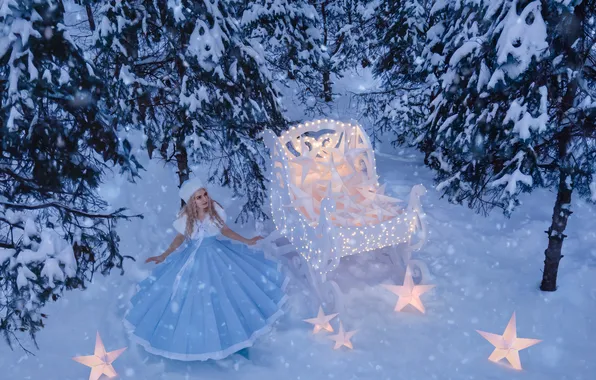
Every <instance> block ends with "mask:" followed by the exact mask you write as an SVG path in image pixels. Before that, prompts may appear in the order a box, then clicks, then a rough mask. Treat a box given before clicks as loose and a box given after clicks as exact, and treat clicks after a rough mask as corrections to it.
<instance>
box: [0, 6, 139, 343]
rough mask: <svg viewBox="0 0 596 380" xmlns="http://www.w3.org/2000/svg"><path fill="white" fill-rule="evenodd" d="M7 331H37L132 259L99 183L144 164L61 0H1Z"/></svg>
mask: <svg viewBox="0 0 596 380" xmlns="http://www.w3.org/2000/svg"><path fill="white" fill-rule="evenodd" d="M0 25H2V27H1V28H0V104H1V108H0V331H2V333H3V334H4V336H5V337H6V339H7V341H8V343H9V344H10V345H11V344H12V343H13V342H14V341H15V340H16V341H17V342H18V341H19V338H18V335H17V334H16V333H17V332H19V331H21V332H28V333H29V334H30V335H31V337H32V338H33V341H35V333H36V332H37V331H38V330H39V329H40V328H41V327H43V318H44V317H45V315H44V314H42V313H41V309H42V308H43V306H44V305H45V304H46V302H48V301H50V300H56V299H57V298H58V297H59V296H60V295H61V294H62V293H63V291H64V290H67V289H72V288H77V287H84V286H85V283H86V282H87V281H89V280H90V278H91V277H92V276H93V274H94V273H95V272H96V271H99V272H101V273H102V274H107V273H109V272H110V270H111V269H112V268H120V269H121V268H122V262H123V259H124V256H123V255H121V254H120V252H119V250H118V236H117V235H116V233H115V225H116V222H117V221H118V220H119V219H123V218H128V217H127V216H126V215H124V213H123V211H124V210H122V209H120V210H116V211H114V212H111V213H106V212H105V211H104V210H105V208H106V206H107V205H106V203H105V202H104V201H103V200H102V199H101V198H100V197H99V196H98V195H97V193H96V188H97V187H98V185H99V184H100V182H101V180H102V176H103V174H104V172H105V170H107V169H108V168H111V167H120V168H121V169H122V172H123V173H126V174H127V175H128V176H129V177H130V179H133V178H134V176H137V175H138V173H137V171H138V169H139V168H140V165H138V163H137V162H136V160H135V159H134V156H132V155H131V153H130V145H129V143H128V142H127V141H126V140H123V141H122V142H120V141H119V138H118V135H117V121H116V120H114V119H111V118H110V117H109V115H106V114H104V113H103V112H102V110H101V108H100V107H99V106H98V100H99V99H100V98H101V96H102V93H103V87H102V82H101V80H100V78H98V77H97V76H96V75H95V74H94V69H93V65H92V63H91V62H90V61H88V60H87V59H86V58H85V56H84V54H83V52H82V51H81V49H80V48H79V47H78V46H77V45H76V44H75V42H74V41H73V39H72V38H71V36H70V34H69V32H68V31H67V30H66V28H65V26H64V8H63V6H62V3H61V2H48V1H45V0H43V1H42V0H9V1H4V2H2V4H1V5H0Z"/></svg>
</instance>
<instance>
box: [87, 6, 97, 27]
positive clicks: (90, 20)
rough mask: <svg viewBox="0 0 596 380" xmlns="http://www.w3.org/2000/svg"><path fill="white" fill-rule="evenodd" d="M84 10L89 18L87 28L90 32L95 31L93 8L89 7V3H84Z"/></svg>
mask: <svg viewBox="0 0 596 380" xmlns="http://www.w3.org/2000/svg"><path fill="white" fill-rule="evenodd" d="M85 10H86V11H87V20H89V29H91V31H92V32H94V31H95V19H94V18H93V9H91V4H87V5H85Z"/></svg>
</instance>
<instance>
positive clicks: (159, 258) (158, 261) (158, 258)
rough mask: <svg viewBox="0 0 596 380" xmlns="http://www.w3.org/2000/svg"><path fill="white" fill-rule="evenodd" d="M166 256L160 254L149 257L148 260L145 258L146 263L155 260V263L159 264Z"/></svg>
mask: <svg viewBox="0 0 596 380" xmlns="http://www.w3.org/2000/svg"><path fill="white" fill-rule="evenodd" d="M165 259H166V258H165V257H164V256H163V255H159V256H152V257H150V258H148V259H147V260H145V262H146V263H150V262H152V261H154V262H155V264H159V263H161V262H162V261H164V260H165Z"/></svg>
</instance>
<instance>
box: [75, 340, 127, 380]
mask: <svg viewBox="0 0 596 380" xmlns="http://www.w3.org/2000/svg"><path fill="white" fill-rule="evenodd" d="M124 350H126V347H124V348H120V349H118V350H116V351H110V352H106V349H105V347H104V345H103V342H102V341H101V337H100V336H99V332H98V333H97V335H96V337H95V352H94V353H93V355H88V356H77V357H74V358H72V360H74V361H76V362H79V363H81V364H84V365H86V366H87V367H91V374H89V380H98V379H99V378H100V377H101V375H106V376H107V377H116V376H118V374H117V373H116V370H114V367H112V363H113V362H114V360H116V358H118V356H120V354H122V352H124Z"/></svg>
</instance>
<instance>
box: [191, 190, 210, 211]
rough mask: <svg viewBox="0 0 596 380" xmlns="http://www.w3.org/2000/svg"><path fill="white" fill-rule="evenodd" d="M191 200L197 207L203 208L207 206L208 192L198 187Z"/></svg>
mask: <svg viewBox="0 0 596 380" xmlns="http://www.w3.org/2000/svg"><path fill="white" fill-rule="evenodd" d="M193 201H194V202H195V205H196V206H197V207H198V208H200V209H201V210H205V209H207V208H208V207H209V194H207V191H206V190H205V189H200V190H198V191H197V192H195V193H194V195H193Z"/></svg>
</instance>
